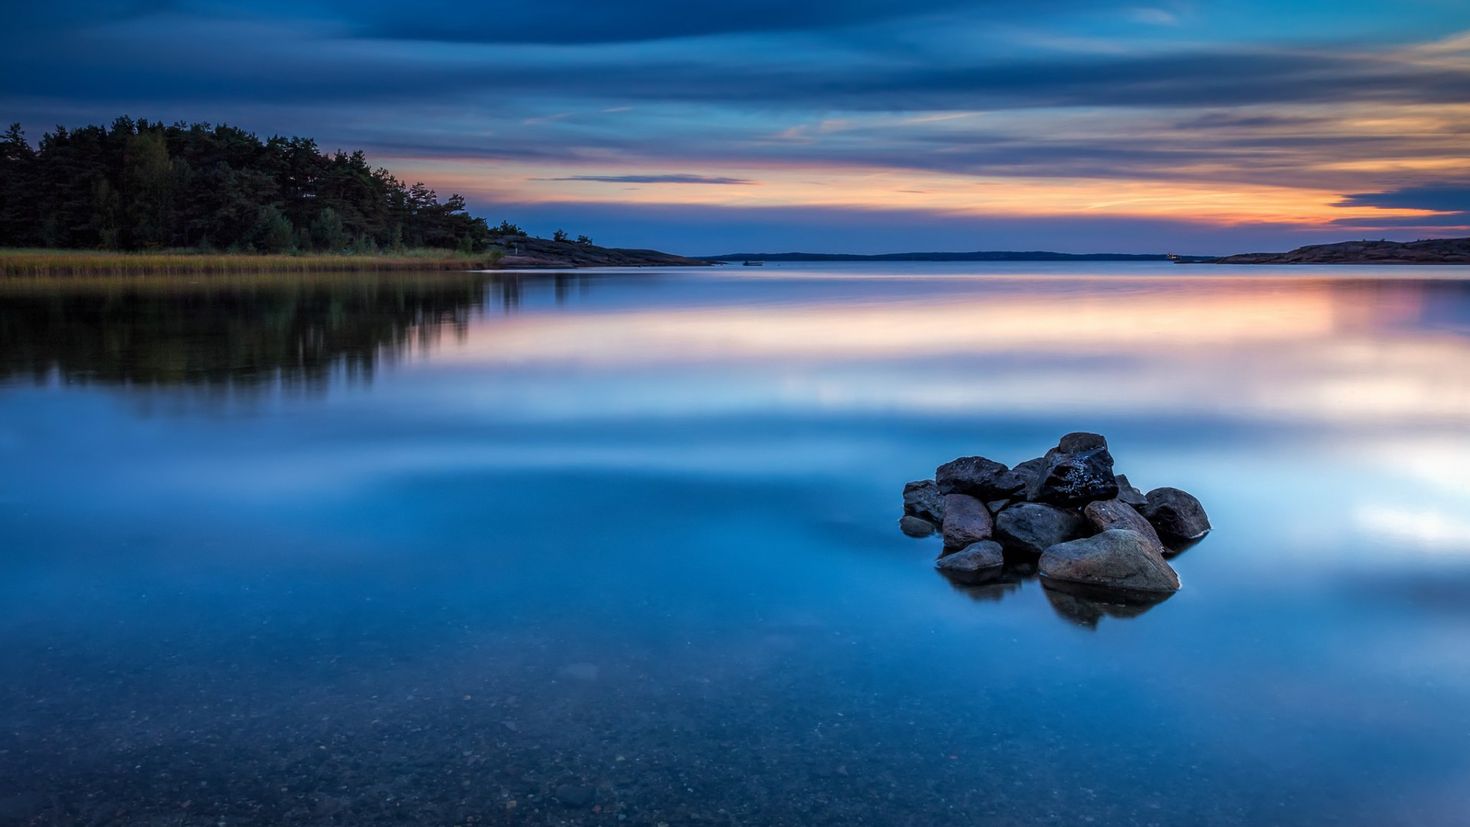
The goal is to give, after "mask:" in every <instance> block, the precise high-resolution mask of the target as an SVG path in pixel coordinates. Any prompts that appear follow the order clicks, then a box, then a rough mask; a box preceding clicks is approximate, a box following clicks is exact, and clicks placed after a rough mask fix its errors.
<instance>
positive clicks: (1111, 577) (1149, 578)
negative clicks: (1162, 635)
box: [1039, 528, 1179, 594]
mask: <svg viewBox="0 0 1470 827" xmlns="http://www.w3.org/2000/svg"><path fill="white" fill-rule="evenodd" d="M1039 569H1040V571H1041V576H1042V577H1043V578H1045V579H1047V580H1052V581H1059V582H1065V583H1078V584H1081V585H1084V586H1095V587H1098V588H1103V589H1116V590H1120V591H1121V592H1123V593H1130V592H1131V593H1139V594H1148V593H1154V594H1158V593H1171V592H1175V591H1178V590H1179V576H1178V575H1177V574H1175V573H1174V569H1172V568H1170V566H1169V564H1168V562H1166V561H1165V560H1164V556H1163V555H1162V554H1161V553H1160V552H1159V549H1158V548H1156V547H1155V546H1154V544H1153V543H1152V542H1151V541H1150V540H1149V539H1148V538H1147V537H1145V536H1143V535H1142V534H1139V533H1138V532H1136V531H1127V530H1125V529H1117V528H1115V529H1109V530H1107V531H1104V532H1102V533H1101V534H1096V535H1093V536H1092V537H1084V538H1082V539H1080V540H1070V541H1068V542H1065V543H1058V544H1057V545H1054V546H1052V547H1050V548H1048V549H1047V550H1046V551H1044V552H1042V554H1041V561H1040V564H1039Z"/></svg>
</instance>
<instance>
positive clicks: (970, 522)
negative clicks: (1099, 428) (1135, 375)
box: [899, 433, 1210, 599]
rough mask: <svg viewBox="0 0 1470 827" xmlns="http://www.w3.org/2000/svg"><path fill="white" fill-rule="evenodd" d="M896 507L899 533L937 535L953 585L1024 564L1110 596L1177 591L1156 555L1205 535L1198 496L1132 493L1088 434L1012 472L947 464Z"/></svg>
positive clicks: (1052, 582) (1057, 581) (974, 463)
mask: <svg viewBox="0 0 1470 827" xmlns="http://www.w3.org/2000/svg"><path fill="white" fill-rule="evenodd" d="M903 511H904V516H903V518H902V519H901V520H900V521H899V527H900V528H901V529H902V530H903V532H904V533H905V534H908V535H909V536H912V537H927V536H929V535H931V534H934V533H935V532H939V533H940V534H941V535H942V537H943V538H944V548H943V551H941V553H940V557H939V562H938V563H936V567H937V568H938V569H939V570H940V571H941V572H943V573H944V574H946V575H947V576H949V577H950V578H951V579H953V580H956V581H958V582H961V583H966V584H979V583H985V582H987V581H990V580H992V579H995V578H996V577H999V576H1000V575H1001V574H1002V572H1003V571H1004V570H1005V569H1006V567H1007V565H1008V564H1013V565H1021V566H1030V565H1033V564H1034V565H1035V566H1036V569H1037V571H1038V572H1039V573H1040V575H1041V577H1042V578H1043V580H1044V581H1046V583H1047V585H1048V586H1057V587H1068V586H1071V587H1078V588H1084V589H1093V590H1105V591H1107V592H1109V593H1116V594H1118V595H1119V596H1120V597H1128V596H1136V597H1139V598H1148V597H1149V596H1155V599H1157V596H1159V595H1168V594H1171V593H1173V592H1175V591H1177V590H1178V589H1179V576H1178V575H1177V574H1175V573H1174V569H1173V567H1172V566H1170V565H1169V563H1168V561H1167V560H1166V558H1168V557H1171V556H1173V555H1175V554H1177V553H1178V552H1180V551H1182V550H1183V549H1184V548H1186V547H1188V546H1190V545H1192V544H1193V543H1195V542H1197V541H1198V540H1199V539H1200V538H1202V537H1204V536H1205V534H1207V533H1209V531H1210V521H1209V518H1208V517H1207V516H1206V515H1205V510H1204V508H1203V506H1201V505H1200V502H1199V500H1197V499H1195V498H1194V497H1193V496H1191V495H1190V494H1187V493H1185V492H1184V491H1181V490H1179V489H1177V488H1155V489H1153V490H1152V491H1149V492H1148V493H1147V494H1144V493H1143V492H1141V491H1139V490H1138V489H1137V488H1135V487H1133V485H1131V484H1130V483H1129V482H1128V478H1127V477H1125V476H1122V475H1117V474H1114V473H1113V457H1112V455H1111V454H1109V453H1108V444H1107V440H1106V439H1104V438H1103V437H1101V436H1099V435H1098V434H1088V433H1073V434H1067V435H1066V436H1064V437H1062V439H1061V441H1060V442H1059V443H1057V446H1056V447H1055V448H1053V449H1051V450H1050V451H1047V452H1046V455H1045V456H1042V457H1038V458H1036V459H1032V460H1027V461H1026V462H1022V463H1020V464H1018V465H1017V466H1015V467H1014V468H1008V467H1006V466H1005V465H1004V464H1002V463H999V462H996V461H994V460H990V459H986V458H985V457H960V458H959V459H956V460H954V461H953V462H947V463H945V464H944V465H941V466H939V468H938V469H937V470H936V471H935V474H934V479H932V480H922V481H918V482H911V483H908V484H907V485H905V486H904V490H903Z"/></svg>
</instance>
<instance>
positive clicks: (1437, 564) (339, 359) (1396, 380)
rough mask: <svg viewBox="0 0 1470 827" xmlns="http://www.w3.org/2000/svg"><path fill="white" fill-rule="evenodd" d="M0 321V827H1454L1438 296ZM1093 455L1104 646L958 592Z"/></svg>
mask: <svg viewBox="0 0 1470 827" xmlns="http://www.w3.org/2000/svg"><path fill="white" fill-rule="evenodd" d="M69 285H70V286H68V287H63V288H58V287H56V286H55V285H50V286H46V285H37V284H26V283H5V284H0V465H3V468H4V470H5V473H4V474H3V477H0V677H3V680H0V823H40V824H49V823H65V824H70V823H87V824H104V823H119V824H200V825H203V824H210V825H215V824H245V823H318V822H321V823H338V824H350V825H363V824H378V823H404V822H412V823H426V824H459V823H470V822H487V823H524V824H560V823H589V824H618V823H627V824H650V825H652V824H659V823H667V824H670V825H677V824H728V825H756V824H789V825H807V824H833V825H852V824H911V825H935V824H971V823H985V824H1058V825H1077V824H1085V823H1096V824H1157V825H1199V824H1241V825H1246V824H1249V825H1257V824H1313V825H1316V824H1354V825H1357V824H1361V825H1382V824H1467V823H1470V816H1467V813H1470V470H1467V469H1470V272H1467V270H1465V269H1459V268H1444V269H1427V268H1426V269H1414V270H1408V269H1400V270H1375V269H1369V268H1361V269H1347V270H1324V269H1310V270H1308V269H1281V270H1275V269H1250V270H1240V271H1235V270H1227V269H1221V268H1181V267H1175V266H1171V265H1149V266H1140V265H1085V266H1082V267H1079V266H1074V265H1051V264H1045V265H1015V266H990V265H986V266H976V265H937V266H929V265H881V266H878V265H858V266H849V267H845V268H839V267H831V268H818V267H805V268H798V267H782V266H775V265H771V266H767V267H766V268H764V270H762V271H757V272H750V270H748V269H746V270H742V269H741V268H738V267H737V268H725V269H720V270H710V271H694V272H674V271H663V272H654V271H642V272H629V273H618V274H599V273H579V274H574V275H511V274H497V275H474V276H465V275H436V276H423V277H390V276H359V277H322V278H318V279H305V280H301V279H269V280H266V281H264V282H257V283H255V284H250V283H241V282H232V281H228V280H224V281H221V280H207V279H206V280H203V281H200V282H198V283H191V282H189V281H187V280H174V281H167V280H164V281H146V282H112V283H107V282H103V283H79V282H70V283H69ZM1082 429H1086V430H1096V431H1100V432H1102V433H1105V434H1107V435H1108V437H1109V439H1110V441H1111V443H1112V447H1113V454H1114V455H1115V456H1116V457H1117V459H1118V463H1119V470H1121V471H1124V472H1126V473H1127V474H1128V475H1129V476H1130V477H1131V478H1132V479H1133V480H1134V481H1135V482H1136V483H1138V484H1139V485H1140V486H1142V487H1144V488H1149V487H1154V486H1158V485H1175V486H1179V487H1182V488H1185V489H1188V490H1190V491H1192V492H1194V493H1195V494H1197V495H1198V496H1199V497H1200V498H1201V500H1203V502H1204V503H1205V505H1206V507H1207V508H1208V509H1209V511H1210V515H1211V518H1212V520H1213V522H1214V524H1215V526H1216V530H1215V532H1214V533H1213V534H1212V535H1211V536H1210V537H1209V538H1208V539H1207V540H1206V541H1205V542H1204V543H1203V544H1201V545H1200V546H1198V547H1196V548H1195V549H1193V550H1191V551H1189V552H1187V553H1186V554H1184V555H1182V556H1181V557H1179V558H1178V559H1177V560H1176V567H1177V568H1178V570H1179V573H1180V576H1181V578H1182V579H1183V581H1184V589H1183V590H1182V591H1181V592H1180V593H1179V594H1178V595H1176V596H1175V597H1174V598H1172V599H1170V600H1168V601H1167V602H1164V603H1162V604H1160V605H1158V606H1155V607H1153V608H1152V609H1151V610H1149V611H1146V612H1144V613H1142V614H1140V615H1138V616H1136V617H1129V616H1126V613H1121V612H1116V611H1114V610H1112V608H1111V607H1108V606H1103V605H1098V604H1090V603H1086V602H1084V601H1077V600H1062V599H1049V598H1048V595H1047V593H1046V592H1045V590H1043V589H1042V588H1041V587H1040V586H1039V584H1038V583H1037V582H1036V581H1034V580H1030V581H1022V582H1016V583H1010V584H1006V585H1002V586H992V587H989V588H984V589H969V590H967V589H963V588H956V587H954V586H952V585H950V584H949V583H948V582H947V581H945V580H944V579H942V578H941V577H940V576H938V575H937V574H936V573H935V572H934V571H933V569H932V564H933V557H934V555H935V553H936V552H937V543H938V541H937V540H935V539H931V540H924V541H921V540H912V539H908V538H906V537H904V536H902V535H901V534H900V533H899V532H898V530H897V528H896V519H897V517H898V516H899V495H900V490H901V488H902V485H903V483H904V482H905V481H907V480H910V479H916V478H922V477H926V476H930V475H932V469H933V468H934V466H935V465H936V464H938V463H940V462H943V461H946V460H949V459H951V458H953V457H955V456H958V455H961V454H966V453H983V454H986V455H989V456H992V457H995V458H998V459H1001V460H1004V461H1008V462H1017V461H1020V460H1023V459H1027V458H1029V457H1032V456H1035V455H1037V454H1039V453H1041V452H1042V451H1043V450H1045V448H1047V447H1048V446H1050V445H1052V444H1054V443H1055V441H1056V438H1057V436H1058V435H1060V434H1061V433H1063V432H1066V431H1071V430H1082Z"/></svg>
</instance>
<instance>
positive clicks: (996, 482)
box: [934, 457, 1026, 500]
mask: <svg viewBox="0 0 1470 827" xmlns="http://www.w3.org/2000/svg"><path fill="white" fill-rule="evenodd" d="M934 481H935V483H937V484H938V486H939V491H940V493H943V494H969V495H970V496H972V497H978V498H980V499H982V500H994V499H1000V498H1002V497H1009V496H1010V495H1012V494H1014V493H1016V492H1018V491H1020V490H1021V489H1022V488H1024V487H1025V485H1026V481H1025V480H1024V479H1023V478H1022V477H1020V476H1017V475H1016V474H1014V473H1012V472H1011V470H1010V469H1009V468H1007V467H1006V466H1005V465H1004V464H1002V463H999V462H996V461H994V460H990V459H986V458H985V457H960V458H959V459H956V460H953V461H951V462H946V463H945V464H943V465H941V466H939V467H938V468H937V469H935V471H934Z"/></svg>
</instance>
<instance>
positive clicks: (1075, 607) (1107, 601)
mask: <svg viewBox="0 0 1470 827" xmlns="http://www.w3.org/2000/svg"><path fill="white" fill-rule="evenodd" d="M1042 592H1044V593H1045V594H1046V600H1047V602H1048V603H1050V604H1051V607H1052V610H1053V611H1055V612H1056V613H1057V617H1060V618H1062V619H1063V620H1066V621H1067V622H1069V623H1074V624H1076V625H1078V626H1082V627H1085V628H1088V629H1096V628H1097V624H1098V623H1099V622H1100V621H1101V620H1102V619H1103V618H1104V617H1115V618H1119V619H1124V620H1126V619H1130V618H1135V617H1138V616H1139V615H1141V614H1143V613H1144V612H1147V611H1148V610H1149V609H1152V608H1153V607H1155V606H1157V605H1159V604H1160V603H1163V602H1164V601H1165V600H1168V599H1169V598H1170V597H1173V596H1174V595H1173V594H1153V593H1148V592H1121V591H1115V590H1108V591H1102V590H1098V589H1090V588H1087V587H1085V586H1078V585H1076V584H1073V583H1061V582H1051V581H1048V582H1047V583H1045V584H1044V586H1043V588H1042Z"/></svg>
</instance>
